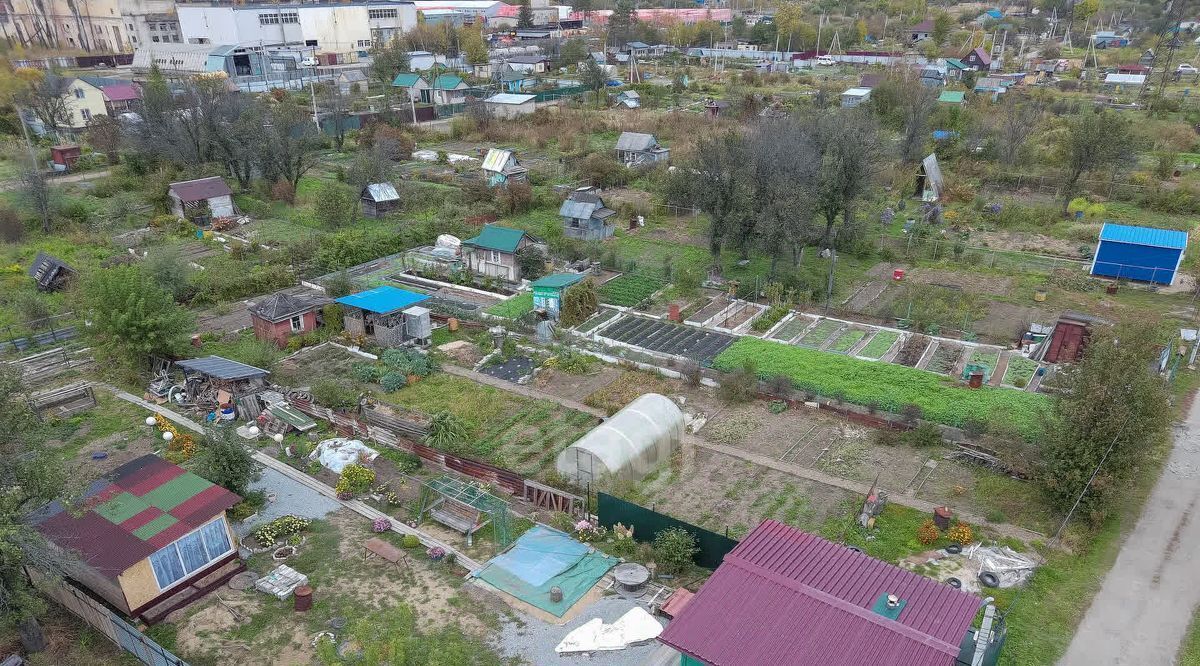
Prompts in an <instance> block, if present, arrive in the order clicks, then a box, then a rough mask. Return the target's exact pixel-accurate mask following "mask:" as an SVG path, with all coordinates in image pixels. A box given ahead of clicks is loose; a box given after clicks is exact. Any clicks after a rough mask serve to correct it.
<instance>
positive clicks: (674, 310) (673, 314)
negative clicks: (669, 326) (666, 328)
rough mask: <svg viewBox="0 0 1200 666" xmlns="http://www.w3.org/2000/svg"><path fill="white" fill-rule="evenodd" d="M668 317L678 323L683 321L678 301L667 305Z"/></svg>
mask: <svg viewBox="0 0 1200 666" xmlns="http://www.w3.org/2000/svg"><path fill="white" fill-rule="evenodd" d="M667 318H668V319H670V320H671V321H673V322H676V323H678V322H681V321H683V317H682V316H680V314H679V305H678V304H677V303H671V304H670V305H668V306H667Z"/></svg>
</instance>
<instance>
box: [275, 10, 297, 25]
mask: <svg viewBox="0 0 1200 666" xmlns="http://www.w3.org/2000/svg"><path fill="white" fill-rule="evenodd" d="M279 22H280V23H283V24H295V23H299V22H300V13H299V12H280V13H279Z"/></svg>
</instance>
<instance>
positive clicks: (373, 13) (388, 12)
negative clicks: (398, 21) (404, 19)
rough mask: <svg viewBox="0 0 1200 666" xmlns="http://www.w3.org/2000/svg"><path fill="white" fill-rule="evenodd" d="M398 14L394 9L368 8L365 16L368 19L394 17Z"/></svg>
mask: <svg viewBox="0 0 1200 666" xmlns="http://www.w3.org/2000/svg"><path fill="white" fill-rule="evenodd" d="M398 16H399V13H398V11H397V10H396V9H368V10H367V18H369V19H394V18H397V17H398Z"/></svg>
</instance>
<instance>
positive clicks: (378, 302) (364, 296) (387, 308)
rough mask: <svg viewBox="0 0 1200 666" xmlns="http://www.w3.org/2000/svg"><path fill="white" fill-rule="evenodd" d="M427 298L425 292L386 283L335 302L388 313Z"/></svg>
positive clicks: (369, 310)
mask: <svg viewBox="0 0 1200 666" xmlns="http://www.w3.org/2000/svg"><path fill="white" fill-rule="evenodd" d="M426 300H429V296H427V295H425V294H418V293H415V292H411V291H406V290H404V289H397V288H396V287H390V286H388V285H384V286H382V287H375V288H374V289H368V290H367V291H360V292H358V293H357V294H350V295H349V296H342V297H341V298H338V299H334V302H336V303H341V304H342V305H349V306H350V307H352V308H360V309H363V310H366V311H367V312H376V313H379V314H388V313H389V312H395V311H397V310H403V309H404V308H407V307H408V306H410V305H415V304H417V303H420V302H422V301H426Z"/></svg>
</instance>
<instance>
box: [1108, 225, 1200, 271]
mask: <svg viewBox="0 0 1200 666" xmlns="http://www.w3.org/2000/svg"><path fill="white" fill-rule="evenodd" d="M1187 242H1188V235H1187V232H1186V231H1176V230H1174V229H1154V228H1152V227H1135V226H1130V225H1127V224H1114V223H1112V222H1106V223H1105V224H1104V226H1103V227H1102V228H1101V229H1100V241H1099V243H1097V245H1096V256H1095V257H1094V258H1093V259H1092V271H1091V272H1092V275H1100V276H1104V277H1112V278H1123V279H1126V280H1137V281H1140V282H1150V283H1153V284H1164V285H1169V284H1173V283H1174V282H1175V274H1176V272H1178V270H1179V264H1180V263H1182V262H1183V252H1184V250H1186V249H1187Z"/></svg>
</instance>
